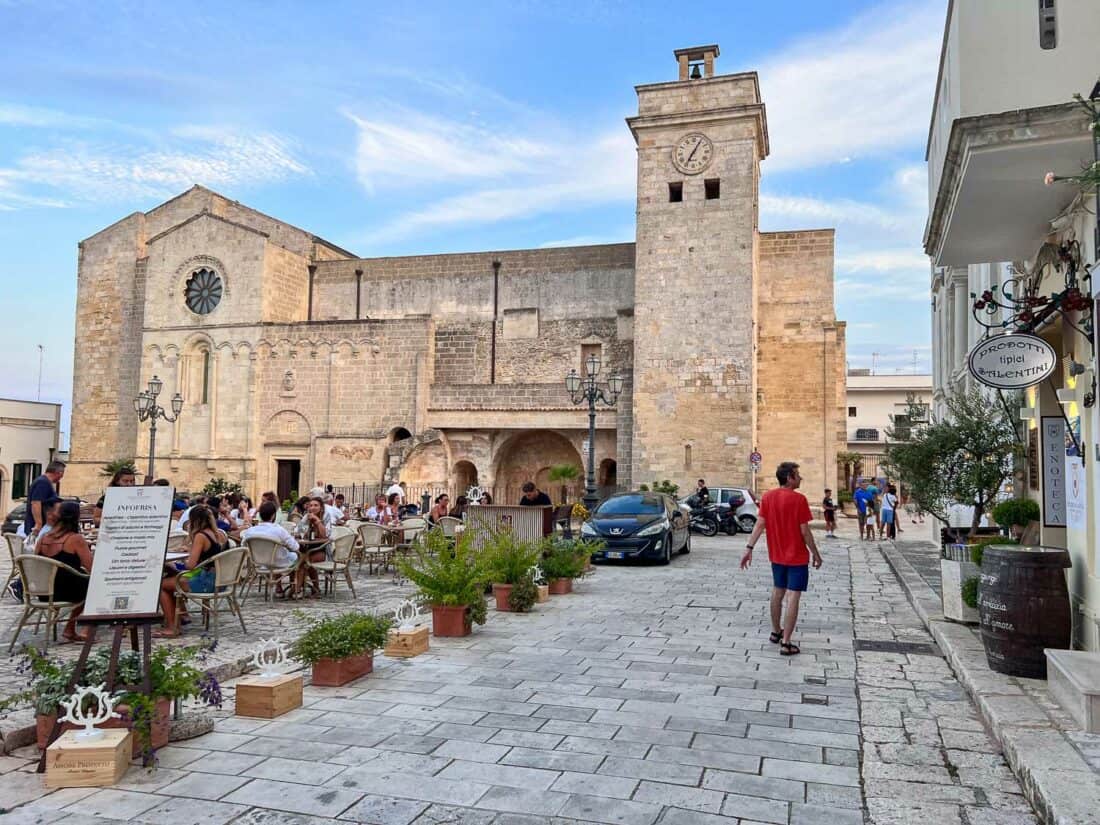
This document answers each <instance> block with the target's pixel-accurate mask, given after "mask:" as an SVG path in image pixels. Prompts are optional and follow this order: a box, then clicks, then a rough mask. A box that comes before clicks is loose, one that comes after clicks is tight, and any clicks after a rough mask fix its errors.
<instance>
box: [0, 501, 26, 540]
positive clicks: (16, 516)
mask: <svg viewBox="0 0 1100 825" xmlns="http://www.w3.org/2000/svg"><path fill="white" fill-rule="evenodd" d="M26 515H27V505H26V504H17V505H16V506H15V508H14V509H13V510H12V511H11V512H10V513H8V517H7V518H6V519H4V525H3V526H2V527H0V534H4V533H14V532H16V531H17V530H18V529H19V525H20V524H22V523H23V519H24V518H26Z"/></svg>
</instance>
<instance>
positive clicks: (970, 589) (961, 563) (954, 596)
mask: <svg viewBox="0 0 1100 825" xmlns="http://www.w3.org/2000/svg"><path fill="white" fill-rule="evenodd" d="M1015 543H1016V541H1015V540H1014V539H1005V538H1001V537H1000V536H995V537H993V538H988V539H983V540H982V541H979V542H978V543H977V544H949V545H946V546H945V547H944V550H943V553H942V554H941V558H940V584H941V587H942V599H943V615H944V618H946V619H950V620H951V621H954V622H962V623H965V624H977V623H978V609H977V608H978V577H979V575H980V573H981V567H982V553H983V552H984V551H985V548H986V547H988V546H989V545H991V544H1015Z"/></svg>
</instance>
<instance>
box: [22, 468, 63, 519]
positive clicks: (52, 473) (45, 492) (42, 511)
mask: <svg viewBox="0 0 1100 825" xmlns="http://www.w3.org/2000/svg"><path fill="white" fill-rule="evenodd" d="M64 476H65V462H64V461H51V462H50V463H49V464H47V465H46V471H45V472H44V473H42V475H40V476H39V477H38V478H36V479H35V480H34V483H33V484H31V489H30V490H29V491H28V492H27V515H26V516H25V517H24V518H23V530H24V531H25V532H26V534H27V536H28V537H30V536H34V537H35V538H37V537H38V534H39V532H41V530H42V528H43V527H45V526H46V502H47V501H49V500H50V499H53V498H57V485H58V484H60V483H61V479H62V478H64Z"/></svg>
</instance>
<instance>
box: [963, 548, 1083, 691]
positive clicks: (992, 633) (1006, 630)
mask: <svg viewBox="0 0 1100 825" xmlns="http://www.w3.org/2000/svg"><path fill="white" fill-rule="evenodd" d="M1070 566H1071V565H1070V560H1069V553H1067V552H1066V551H1065V550H1063V549H1062V548H1060V547H1019V546H1016V545H1008V544H995V545H992V546H990V547H987V548H985V554H984V555H983V557H982V572H981V579H980V584H979V585H978V615H979V618H980V620H981V627H982V644H984V645H985V655H986V659H987V660H988V661H989V666H990V667H991V668H992V669H993V670H995V671H997V672H998V673H1006V674H1008V675H1009V676H1025V677H1027V678H1030V679H1045V678H1046V677H1047V662H1046V656H1045V655H1044V654H1043V649H1044V648H1048V647H1050V648H1057V649H1067V648H1069V646H1070V634H1071V630H1072V628H1071V619H1070V604H1069V589H1068V588H1067V587H1066V574H1065V573H1063V572H1062V571H1063V570H1065V569H1066V568H1067V567H1070Z"/></svg>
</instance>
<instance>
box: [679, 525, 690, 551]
mask: <svg viewBox="0 0 1100 825" xmlns="http://www.w3.org/2000/svg"><path fill="white" fill-rule="evenodd" d="M690 552H691V531H690V530H689V531H688V534H687V538H685V539H684V546H683V547H681V548H680V555H684V554H685V553H690Z"/></svg>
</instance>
